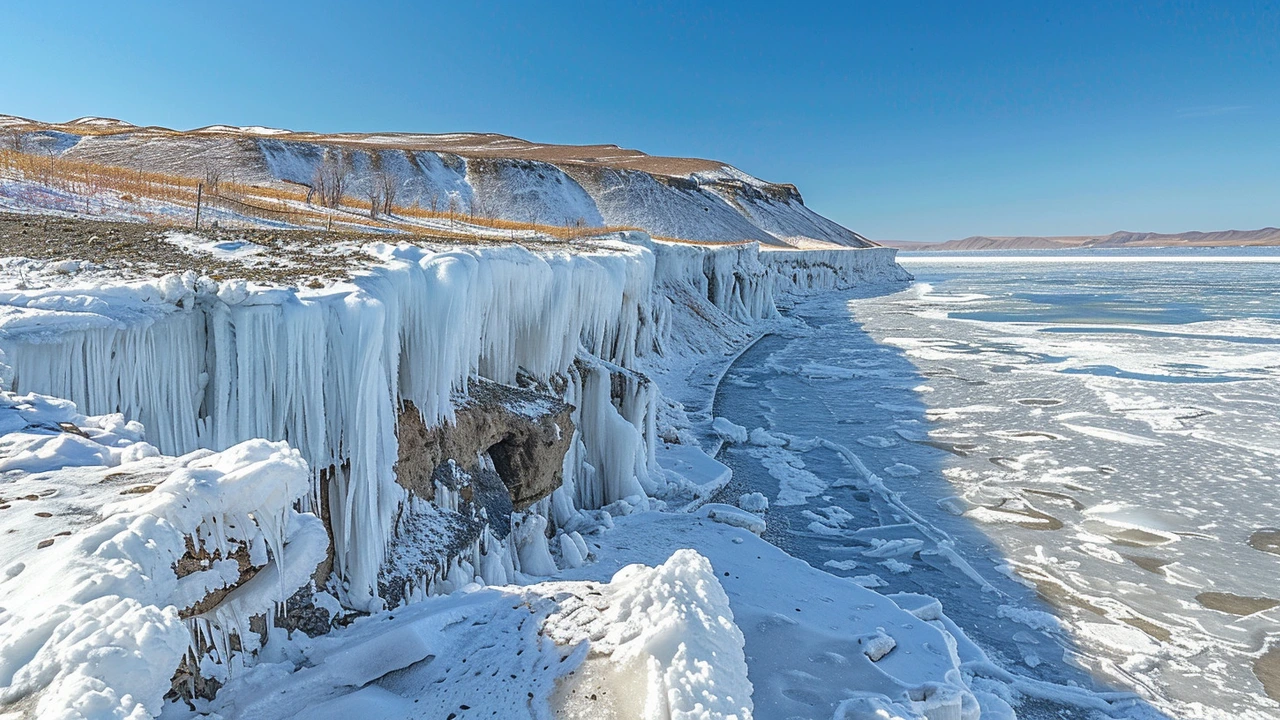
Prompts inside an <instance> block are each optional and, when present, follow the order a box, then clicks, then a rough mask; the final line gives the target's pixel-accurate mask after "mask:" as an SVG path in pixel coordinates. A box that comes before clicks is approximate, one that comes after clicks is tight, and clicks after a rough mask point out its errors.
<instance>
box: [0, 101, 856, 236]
mask: <svg viewBox="0 0 1280 720" xmlns="http://www.w3.org/2000/svg"><path fill="white" fill-rule="evenodd" d="M0 141H2V142H0V153H3V154H4V155H5V156H6V158H7V161H6V162H4V163H0V173H2V174H0V207H7V208H8V209H13V210H19V211H30V210H53V211H61V212H69V213H76V214H82V215H100V216H106V217H110V218H113V219H156V218H157V217H159V218H169V219H171V220H175V221H178V220H179V219H181V220H182V221H186V220H188V219H191V220H194V205H195V191H196V185H197V184H198V183H201V182H203V183H204V184H205V187H204V188H203V191H204V192H206V193H208V195H207V197H208V202H209V203H210V207H211V211H212V212H213V213H214V215H209V216H207V217H208V218H209V219H217V220H219V222H222V223H224V224H225V223H227V222H234V223H248V224H259V225H261V224H268V225H275V226H297V227H316V226H319V225H326V226H328V225H331V224H334V223H346V224H353V225H359V226H362V227H364V228H368V227H374V228H381V229H386V230H407V231H410V232H413V231H416V230H419V229H422V228H426V229H428V230H430V229H439V228H438V226H439V225H440V224H441V223H440V222H439V221H441V220H447V221H448V223H449V225H450V226H452V224H453V223H454V222H456V221H458V220H459V219H464V218H465V219H466V220H467V221H468V222H474V221H477V220H480V221H490V222H489V224H493V223H499V224H501V223H506V224H513V225H515V226H519V228H521V229H533V228H548V227H550V228H592V229H595V230H599V229H600V228H605V227H611V228H637V229H642V230H645V231H647V232H649V233H650V234H651V235H654V236H657V237H667V238H673V239H679V240H688V241H697V242H742V241H752V240H754V241H758V242H761V243H763V244H766V245H773V246H780V247H787V246H790V247H813V246H827V247H830V246H845V247H867V246H869V245H871V244H872V243H870V242H869V241H867V240H866V239H865V238H863V237H862V236H860V235H858V234H857V233H855V232H852V231H850V230H848V229H846V228H844V227H842V226H840V225H839V224H837V223H835V222H833V221H831V220H828V219H827V218H825V217H822V216H821V215H818V214H817V213H815V212H813V211H812V210H810V209H809V208H807V207H806V206H805V205H804V200H803V198H802V197H801V196H800V193H799V191H798V190H797V189H796V188H795V186H793V185H787V184H777V183H769V182H765V181H763V180H760V179H758V178H755V177H752V176H750V175H748V174H746V173H744V172H742V171H740V170H738V169H736V168H734V167H731V166H729V165H726V164H724V163H721V162H716V161H712V160H702V159H695V158H668V157H655V156H651V155H646V154H645V153H642V152H639V151H637V150H629V149H625V148H620V147H617V146H615V145H544V144H537V143H532V142H528V141H525V140H520V139H518V138H512V137H507V136H503V135H496V134H481V133H454V134H443V135H424V134H411V133H377V134H357V133H339V134H317V133H309V132H293V131H289V130H279V129H272V128H263V127H232V126H226V125H214V126H209V127H204V128H199V129H197V130H190V131H176V130H170V129H167V128H160V127H138V126H135V125H131V124H129V123H126V122H123V121H120V120H113V119H108V118H81V119H78V120H73V121H71V122H67V123H60V124H50V123H42V122H37V121H32V120H27V119H25V118H19V117H13V116H0ZM101 168H107V169H109V170H108V171H102V170H100V169H101ZM135 175H136V178H133V176H135ZM144 176H145V178H146V182H145V183H144V182H142V181H143V179H144ZM89 178H92V179H89ZM131 178H132V179H131ZM126 182H130V183H132V184H131V186H130V187H129V188H124V187H123V185H124V184H125V183H126ZM137 185H141V186H142V187H140V188H139V187H134V186H137ZM335 186H336V188H335ZM156 187H162V188H164V189H165V192H164V193H161V194H158V195H157V193H155V192H150V193H149V192H147V191H149V190H154V189H155V188H156ZM335 189H336V199H331V198H330V196H331V195H333V194H334V192H335ZM153 195H154V196H155V197H153ZM481 224H484V223H481ZM502 227H504V228H505V226H502Z"/></svg>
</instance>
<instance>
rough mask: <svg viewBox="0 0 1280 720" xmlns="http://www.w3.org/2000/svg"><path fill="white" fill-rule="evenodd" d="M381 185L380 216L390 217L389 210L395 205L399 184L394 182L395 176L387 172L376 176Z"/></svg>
mask: <svg viewBox="0 0 1280 720" xmlns="http://www.w3.org/2000/svg"><path fill="white" fill-rule="evenodd" d="M378 179H379V180H380V181H381V183H380V184H381V185H382V214H383V215H390V214H391V209H392V208H393V207H395V204H396V191H397V190H398V189H399V183H397V182H396V176H395V175H392V174H391V173H389V172H383V173H381V174H380V175H379V176H378Z"/></svg>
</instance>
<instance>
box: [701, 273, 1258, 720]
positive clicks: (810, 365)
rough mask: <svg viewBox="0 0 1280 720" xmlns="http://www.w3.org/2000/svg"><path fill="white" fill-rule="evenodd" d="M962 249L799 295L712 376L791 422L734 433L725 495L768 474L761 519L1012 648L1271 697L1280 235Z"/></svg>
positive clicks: (1240, 704) (1056, 673) (756, 421)
mask: <svg viewBox="0 0 1280 720" xmlns="http://www.w3.org/2000/svg"><path fill="white" fill-rule="evenodd" d="M980 257H985V258H986V260H987V261H985V262H984V261H980V260H975V254H974V253H969V254H967V255H965V256H963V257H961V258H954V257H946V256H937V255H934V256H926V255H924V254H921V255H914V256H913V255H911V254H904V255H903V256H901V260H902V261H903V263H904V265H906V266H907V267H908V269H910V270H911V271H912V272H913V273H914V274H915V275H916V278H917V281H916V282H915V283H914V284H913V285H912V286H910V287H909V288H907V289H905V290H903V291H901V292H898V293H896V294H891V295H881V296H873V297H857V296H850V295H848V294H846V295H843V296H841V295H839V294H833V295H826V296H823V297H819V298H815V299H812V300H809V301H806V302H802V303H799V304H797V305H796V306H795V307H793V308H792V309H791V314H792V315H794V316H795V317H797V318H799V319H801V320H803V321H804V323H805V325H806V328H805V329H803V330H800V331H796V332H795V333H792V334H789V335H785V336H784V335H773V336H769V337H766V338H764V339H763V340H761V341H760V342H759V343H758V344H757V345H756V346H755V347H753V348H752V349H751V350H749V351H748V352H747V353H745V354H744V355H743V356H742V358H741V359H740V360H739V361H738V362H737V363H736V365H735V366H734V367H733V369H732V370H731V373H732V376H733V377H734V378H735V382H732V383H724V384H723V385H722V386H721V388H720V391H719V394H718V396H717V399H716V406H715V414H716V415H717V416H723V417H724V418H727V419H728V420H731V421H732V422H733V423H735V424H737V425H741V426H743V427H745V428H747V429H748V430H753V429H755V428H758V427H759V428H764V429H765V430H767V431H768V432H769V433H771V434H772V436H774V437H777V438H780V439H783V440H786V444H785V445H784V446H781V447H778V446H769V447H758V446H751V445H735V446H730V447H726V448H725V450H724V451H723V453H722V455H721V459H722V460H724V461H725V462H726V463H727V464H729V465H730V466H731V467H733V469H734V471H735V479H734V481H733V482H732V483H731V484H730V486H729V488H728V489H727V490H726V493H733V497H737V494H740V493H743V492H750V491H759V492H763V493H764V494H765V495H766V496H768V498H769V499H770V501H771V502H770V505H769V510H768V512H767V514H766V520H767V527H768V529H767V530H766V533H765V537H766V538H767V539H770V540H772V541H773V542H775V543H776V544H778V545H780V546H782V547H783V548H784V549H786V550H787V551H789V552H791V553H792V554H795V555H798V556H799V557H801V558H803V559H805V560H807V561H808V562H809V563H810V564H811V565H813V566H814V567H818V568H821V569H824V570H826V571H828V572H831V573H834V574H837V575H843V576H847V577H850V578H851V580H852V581H853V582H857V583H860V584H867V582H868V581H869V580H870V576H871V575H872V574H874V576H875V584H877V585H880V584H883V586H884V587H882V588H881V591H882V592H919V593H923V594H928V595H932V596H934V597H937V598H939V599H940V600H941V601H942V604H943V606H944V608H945V610H946V612H947V614H948V615H949V616H950V617H951V618H952V619H954V620H955V621H956V622H957V623H958V624H959V625H960V626H961V627H963V628H964V629H965V631H966V632H967V633H968V634H969V635H970V637H971V638H973V639H975V640H976V641H978V642H979V643H980V644H982V645H983V646H984V648H985V649H986V650H987V651H988V652H989V653H990V654H991V655H992V657H993V658H995V659H997V660H998V661H1001V662H1002V663H1003V664H1004V666H1005V667H1007V668H1009V669H1010V670H1011V671H1012V672H1016V673H1020V674H1022V675H1025V676H1027V677H1031V678H1037V679H1043V680H1048V681H1052V682H1058V683H1077V684H1080V685H1083V686H1093V687H1097V688H1100V689H1115V690H1133V691H1136V692H1137V693H1139V694H1140V695H1142V696H1143V697H1144V698H1146V699H1147V700H1148V702H1149V704H1148V705H1147V706H1145V707H1135V708H1131V710H1130V711H1131V712H1133V713H1135V714H1137V716H1143V717H1151V716H1159V715H1162V714H1163V715H1164V716H1167V717H1177V718H1184V717H1186V718H1191V717H1195V718H1274V717H1277V716H1280V681H1278V680H1277V678H1278V677H1280V667H1278V666H1280V652H1278V651H1277V650H1276V648H1277V647H1280V607H1278V605H1280V554H1278V553H1280V543H1278V542H1277V541H1275V540H1274V538H1275V537H1280V531H1277V530H1276V527H1277V525H1280V483H1278V482H1277V480H1278V478H1277V476H1278V475H1280V472H1278V467H1280V347H1277V345H1278V344H1280V282H1277V281H1278V280H1280V264H1277V263H1278V262H1280V253H1278V252H1276V251H1275V250H1274V249H1272V250H1231V251H1214V253H1207V252H1205V251H1199V252H1195V251H1192V252H1174V251H1159V250H1153V251H1142V252H1134V251H1127V252H1126V253H1124V254H1117V253H1114V252H1113V253H1108V252H1104V251H1100V252H1094V253H1089V254H1076V255H1067V256H1065V257H1064V256H1062V254H1061V253H1060V254H1059V255H1058V256H1057V257H1053V256H1046V255H1044V254H1034V253H1028V254H1025V255H1024V256H1022V257H1019V256H1016V255H1008V254H1004V255H987V254H983V255H981V256H980ZM1058 711H1063V712H1064V713H1065V716H1067V717H1078V716H1079V717H1083V716H1087V713H1086V714H1074V713H1075V712H1081V713H1083V712H1084V711H1070V710H1065V709H1062V708H1052V707H1047V708H1044V709H1043V712H1044V713H1046V714H1045V716H1046V717H1049V716H1057V715H1056V713H1057V712H1058ZM1020 713H1021V715H1022V716H1024V717H1027V716H1030V717H1035V716H1036V710H1035V708H1034V707H1030V706H1028V707H1024V708H1022V709H1021V710H1020Z"/></svg>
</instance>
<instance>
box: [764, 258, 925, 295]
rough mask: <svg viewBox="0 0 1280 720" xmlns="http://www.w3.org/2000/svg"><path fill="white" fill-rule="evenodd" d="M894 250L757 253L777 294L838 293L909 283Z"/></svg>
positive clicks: (909, 276) (908, 277) (908, 275)
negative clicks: (840, 290) (878, 284)
mask: <svg viewBox="0 0 1280 720" xmlns="http://www.w3.org/2000/svg"><path fill="white" fill-rule="evenodd" d="M897 254H898V251H897V250H895V249H894V248H887V247H877V248H861V249H851V250H774V249H766V250H762V251H761V253H760V262H761V263H762V264H763V265H764V266H765V267H767V268H769V271H770V274H771V275H772V276H773V283H774V289H775V291H776V292H778V293H789V292H799V293H805V292H813V291H821V290H839V289H845V288H850V287H853V286H855V285H859V284H864V283H865V284H873V283H883V282H902V281H906V280H910V279H911V275H910V273H908V272H907V271H906V270H903V269H902V266H901V265H899V264H898V263H897V262H896V261H895V259H894V258H896V257H897Z"/></svg>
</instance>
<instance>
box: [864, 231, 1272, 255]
mask: <svg viewBox="0 0 1280 720" xmlns="http://www.w3.org/2000/svg"><path fill="white" fill-rule="evenodd" d="M880 244H881V245H887V246H889V247H895V248H899V249H902V250H1055V249H1062V250H1067V249H1072V248H1119V247H1229V246H1245V245H1280V228H1273V227H1266V228H1262V229H1261V230H1219V231H1217V232H1185V233H1148V232H1127V231H1124V230H1121V231H1120V232H1114V233H1111V234H1110V235H1058V236H1048V237H1034V236H1019V237H987V236H985V235H975V236H973V237H967V238H964V239H962V240H948V241H947V242H941V243H918V242H907V241H902V240H887V241H882V242H881V243H880Z"/></svg>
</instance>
